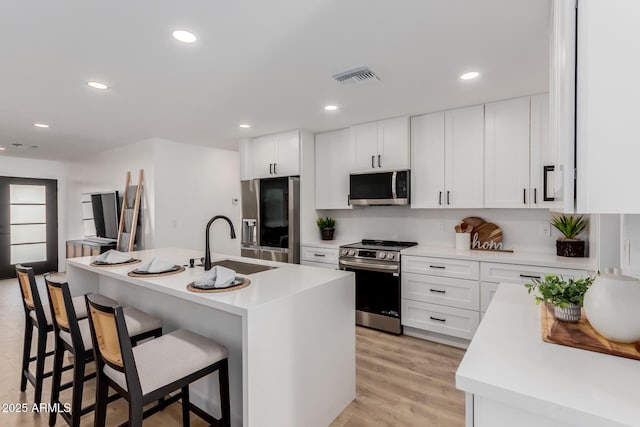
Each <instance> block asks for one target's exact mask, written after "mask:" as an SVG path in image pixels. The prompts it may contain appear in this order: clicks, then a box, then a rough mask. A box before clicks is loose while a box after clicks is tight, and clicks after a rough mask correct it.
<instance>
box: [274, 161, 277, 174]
mask: <svg viewBox="0 0 640 427" xmlns="http://www.w3.org/2000/svg"><path fill="white" fill-rule="evenodd" d="M277 165H278V164H277V163H274V164H273V174H274V175H275V174H277V173H278V172H277V171H276V166H277Z"/></svg>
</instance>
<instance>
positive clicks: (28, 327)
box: [20, 316, 33, 391]
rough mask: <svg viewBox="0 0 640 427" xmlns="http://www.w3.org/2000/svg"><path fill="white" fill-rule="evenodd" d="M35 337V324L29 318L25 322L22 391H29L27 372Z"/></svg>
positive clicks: (21, 373) (21, 375) (21, 377)
mask: <svg viewBox="0 0 640 427" xmlns="http://www.w3.org/2000/svg"><path fill="white" fill-rule="evenodd" d="M32 337H33V324H32V323H31V319H30V318H29V316H26V318H25V320H24V345H23V348H22V370H21V371H20V391H25V390H26V389H27V376H26V375H25V373H24V372H25V371H28V370H29V358H30V357H31V339H32Z"/></svg>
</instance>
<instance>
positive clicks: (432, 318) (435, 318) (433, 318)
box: [429, 316, 447, 322]
mask: <svg viewBox="0 0 640 427" xmlns="http://www.w3.org/2000/svg"><path fill="white" fill-rule="evenodd" d="M429 319H431V320H436V321H438V322H446V321H447V319H440V318H439V317H433V316H429Z"/></svg>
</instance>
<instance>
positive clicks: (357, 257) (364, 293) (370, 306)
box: [339, 240, 417, 334]
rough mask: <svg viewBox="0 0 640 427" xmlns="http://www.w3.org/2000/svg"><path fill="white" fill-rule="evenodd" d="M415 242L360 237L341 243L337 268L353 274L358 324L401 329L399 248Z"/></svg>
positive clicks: (392, 329) (396, 332) (397, 330)
mask: <svg viewBox="0 0 640 427" xmlns="http://www.w3.org/2000/svg"><path fill="white" fill-rule="evenodd" d="M416 244H417V243H415V242H394V241H390V240H363V241H362V242H360V243H352V244H350V245H345V246H340V259H339V266H340V269H341V270H347V271H353V272H354V273H355V274H356V324H357V325H362V326H367V327H369V328H373V329H379V330H382V331H386V332H391V333H394V334H401V333H402V323H401V312H400V284H401V282H400V251H401V250H403V249H406V248H409V247H411V246H415V245H416Z"/></svg>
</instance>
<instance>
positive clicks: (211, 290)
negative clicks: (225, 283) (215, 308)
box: [187, 277, 251, 293]
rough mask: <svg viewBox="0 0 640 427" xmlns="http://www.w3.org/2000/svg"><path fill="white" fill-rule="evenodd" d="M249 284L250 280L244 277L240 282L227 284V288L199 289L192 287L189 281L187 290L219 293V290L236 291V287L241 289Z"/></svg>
mask: <svg viewBox="0 0 640 427" xmlns="http://www.w3.org/2000/svg"><path fill="white" fill-rule="evenodd" d="M250 284H251V280H249V279H247V278H246V277H245V278H244V280H243V281H242V283H240V284H238V285H235V286H229V287H228V288H221V289H216V288H213V289H200V288H194V287H193V286H192V285H193V282H192V283H189V284H188V285H187V290H189V291H191V292H202V293H219V292H230V291H237V290H238V289H242V288H246V287H247V286H249V285H250Z"/></svg>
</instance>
